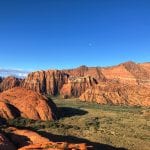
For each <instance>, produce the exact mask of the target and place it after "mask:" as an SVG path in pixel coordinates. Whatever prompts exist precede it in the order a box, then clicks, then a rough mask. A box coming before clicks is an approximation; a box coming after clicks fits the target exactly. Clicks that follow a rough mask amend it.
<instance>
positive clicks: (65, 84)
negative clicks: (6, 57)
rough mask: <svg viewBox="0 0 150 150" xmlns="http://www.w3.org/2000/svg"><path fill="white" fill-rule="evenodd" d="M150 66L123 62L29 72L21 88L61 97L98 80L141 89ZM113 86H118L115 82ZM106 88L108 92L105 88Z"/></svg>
mask: <svg viewBox="0 0 150 150" xmlns="http://www.w3.org/2000/svg"><path fill="white" fill-rule="evenodd" d="M149 66H150V63H143V64H136V63H134V62H126V63H122V64H120V65H117V66H113V67H105V68H100V67H86V66H81V67H79V68H76V69H69V70H61V71H60V70H48V71H37V72H33V73H31V74H29V75H28V77H27V78H26V79H25V81H24V83H23V87H25V88H27V89H31V90H34V91H37V92H40V93H42V94H48V95H57V94H60V95H62V96H63V97H64V98H66V97H72V96H73V97H79V96H81V94H83V93H84V92H85V91H86V90H87V89H89V88H90V89H95V85H96V84H98V83H101V82H103V83H104V84H106V87H107V85H108V84H110V82H112V83H113V84H114V82H118V83H120V85H119V86H121V85H122V86H124V85H126V84H127V85H128V89H130V88H131V91H132V90H134V89H136V86H137V87H138V88H139V89H140V91H141V90H142V89H141V88H143V87H144V89H145V88H149V86H150V67H149ZM99 85H100V84H99ZM113 86H114V87H116V88H119V87H118V85H116V84H114V85H113ZM133 87H134V88H133ZM105 91H106V92H107V89H106V90H105ZM121 94H124V93H121ZM137 94H138V93H137ZM120 97H122V99H123V97H124V95H120ZM145 97H146V96H145Z"/></svg>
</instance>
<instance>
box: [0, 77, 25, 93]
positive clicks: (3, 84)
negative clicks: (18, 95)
mask: <svg viewBox="0 0 150 150" xmlns="http://www.w3.org/2000/svg"><path fill="white" fill-rule="evenodd" d="M22 81H23V80H22V79H19V78H16V77H12V76H9V77H6V78H1V79H0V92H3V91H5V90H8V89H11V88H13V87H17V86H20V85H21V83H22Z"/></svg>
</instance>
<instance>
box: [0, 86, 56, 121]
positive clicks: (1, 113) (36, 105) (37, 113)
mask: <svg viewBox="0 0 150 150" xmlns="http://www.w3.org/2000/svg"><path fill="white" fill-rule="evenodd" d="M56 113H57V108H56V105H55V104H54V103H53V102H52V101H51V100H48V99H47V98H46V97H44V96H42V95H41V94H40V93H36V92H33V91H31V90H27V89H25V88H20V87H16V88H12V89H10V90H7V91H4V92H2V93H0V117H1V118H5V119H12V118H16V117H19V116H21V117H24V118H29V119H34V120H38V119H40V120H52V119H55V118H56V115H55V114H56Z"/></svg>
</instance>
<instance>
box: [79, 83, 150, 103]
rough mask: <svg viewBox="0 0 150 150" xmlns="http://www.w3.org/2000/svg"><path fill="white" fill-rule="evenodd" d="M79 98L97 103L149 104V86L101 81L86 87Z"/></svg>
mask: <svg viewBox="0 0 150 150" xmlns="http://www.w3.org/2000/svg"><path fill="white" fill-rule="evenodd" d="M79 99H80V100H82V101H88V102H96V103H98V104H113V105H131V106H150V87H147V86H143V85H136V86H134V85H127V84H120V83H119V82H107V83H105V82H103V83H102V82H101V83H99V84H98V85H97V86H95V87H91V88H89V89H87V90H86V91H85V92H84V93H83V94H82V95H81V96H80V97H79Z"/></svg>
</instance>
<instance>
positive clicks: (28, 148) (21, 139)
mask: <svg viewBox="0 0 150 150" xmlns="http://www.w3.org/2000/svg"><path fill="white" fill-rule="evenodd" d="M5 132H6V133H7V134H8V136H9V138H10V140H11V141H12V142H13V143H14V144H15V145H17V148H18V149H19V150H38V149H42V150H45V149H49V150H50V149H51V150H53V149H57V150H66V149H68V150H71V149H72V150H87V149H88V147H87V146H86V144H85V143H80V144H73V143H67V142H52V141H49V139H47V138H45V137H42V136H41V135H39V134H37V133H36V132H33V131H31V130H25V129H17V128H14V127H9V128H7V129H5Z"/></svg>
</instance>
